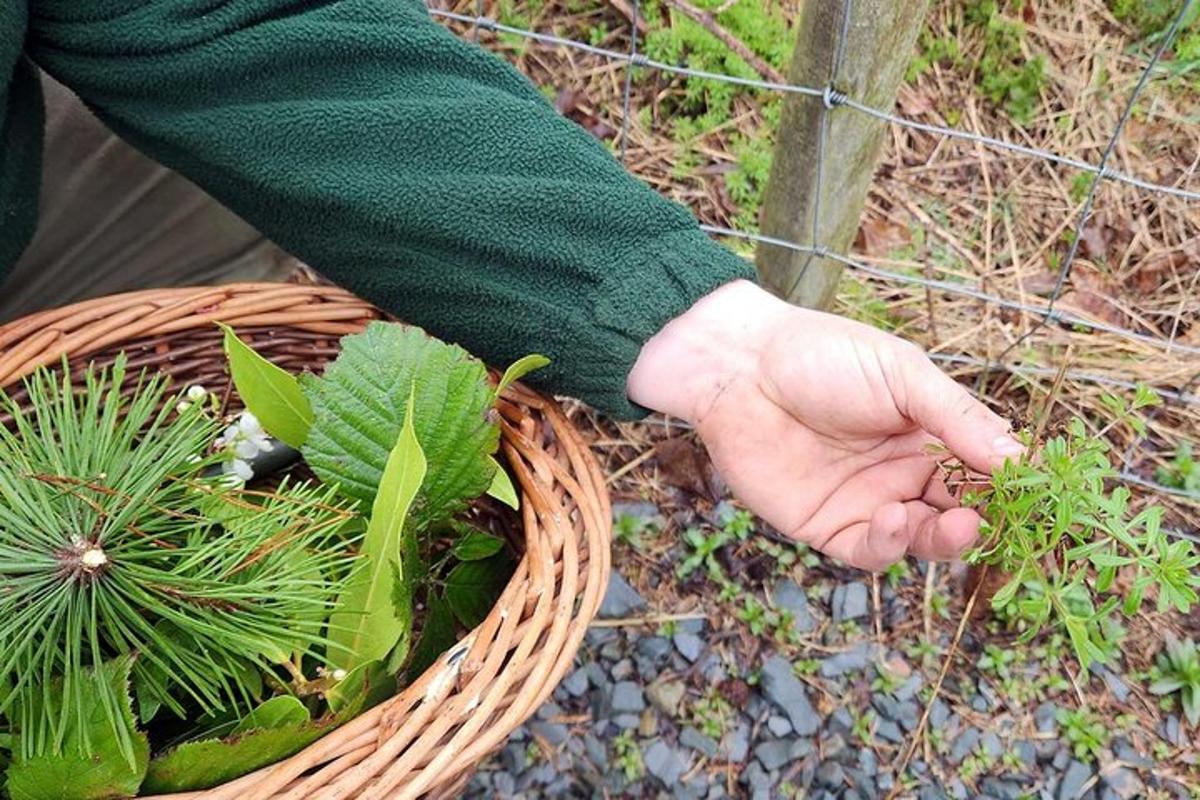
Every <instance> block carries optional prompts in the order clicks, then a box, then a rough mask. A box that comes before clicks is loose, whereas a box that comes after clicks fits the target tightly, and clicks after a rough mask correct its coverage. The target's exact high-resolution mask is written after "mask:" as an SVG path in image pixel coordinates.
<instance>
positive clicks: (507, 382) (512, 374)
mask: <svg viewBox="0 0 1200 800" xmlns="http://www.w3.org/2000/svg"><path fill="white" fill-rule="evenodd" d="M549 363H550V359H548V358H546V357H545V356H543V355H538V354H537V353H530V354H529V355H527V356H525V357H524V358H518V359H517V360H516V361H514V362H513V363H512V364H510V365H509V367H508V369H506V370H504V376H503V377H502V378H500V383H498V384H497V385H496V396H500V395H501V394H504V390H505V389H507V388H508V387H509V386H512V385H513V384H514V383H516V382H517V381H519V380H521V378H524V377H525V376H526V375H528V374H529V373H531V372H533V371H534V370H535V369H541V368H542V367H544V366H546V365H547V364H549Z"/></svg>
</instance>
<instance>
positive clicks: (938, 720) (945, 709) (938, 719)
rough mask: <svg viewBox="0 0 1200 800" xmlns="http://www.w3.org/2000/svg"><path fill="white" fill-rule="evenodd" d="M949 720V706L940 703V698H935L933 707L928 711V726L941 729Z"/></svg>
mask: <svg viewBox="0 0 1200 800" xmlns="http://www.w3.org/2000/svg"><path fill="white" fill-rule="evenodd" d="M949 719H950V706H948V705H946V704H945V703H944V702H942V698H940V697H938V698H935V699H934V701H933V707H932V708H930V709H929V726H930V727H931V728H941V727H942V726H944V725H945V724H946V721H947V720H949Z"/></svg>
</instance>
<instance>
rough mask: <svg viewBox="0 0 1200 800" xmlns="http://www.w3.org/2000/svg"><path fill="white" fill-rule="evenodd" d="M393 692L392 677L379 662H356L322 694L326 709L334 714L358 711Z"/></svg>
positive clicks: (394, 681) (394, 683)
mask: <svg viewBox="0 0 1200 800" xmlns="http://www.w3.org/2000/svg"><path fill="white" fill-rule="evenodd" d="M395 692H396V680H395V679H394V678H392V677H390V676H389V675H388V673H387V669H386V668H385V667H384V664H383V662H381V661H368V662H367V663H365V664H359V665H358V666H357V667H355V668H354V669H352V670H350V671H349V672H348V673H346V677H344V678H342V679H341V680H340V681H338V682H337V683H336V684H334V686H333V687H332V688H331V689H330V690H329V691H328V692H326V693H325V701H326V702H327V703H329V710H330V711H332V712H334V713H335V714H346V715H348V714H350V713H353V714H360V713H362V712H363V711H365V710H366V709H368V708H370V707H371V706H374V705H377V704H379V703H382V702H383V701H384V700H386V699H387V698H389V697H391V696H392V695H393V694H395Z"/></svg>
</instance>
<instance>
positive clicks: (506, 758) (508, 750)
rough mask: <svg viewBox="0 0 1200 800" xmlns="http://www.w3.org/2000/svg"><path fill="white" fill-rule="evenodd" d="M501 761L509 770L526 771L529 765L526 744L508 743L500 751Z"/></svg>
mask: <svg viewBox="0 0 1200 800" xmlns="http://www.w3.org/2000/svg"><path fill="white" fill-rule="evenodd" d="M500 763H501V764H503V765H504V768H505V769H506V770H508V771H509V772H514V773H515V772H524V771H525V767H527V766H528V765H529V753H528V751H527V749H526V748H525V746H524V745H520V744H515V743H514V744H508V745H505V746H504V749H503V750H501V751H500Z"/></svg>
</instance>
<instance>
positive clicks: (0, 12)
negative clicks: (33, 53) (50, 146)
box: [0, 2, 43, 280]
mask: <svg viewBox="0 0 1200 800" xmlns="http://www.w3.org/2000/svg"><path fill="white" fill-rule="evenodd" d="M27 22H28V9H27V8H26V7H25V5H24V4H23V3H22V2H16V3H0V280H3V277H4V276H3V271H4V269H5V267H7V266H8V265H9V264H12V263H14V262H15V261H16V260H17V257H18V256H19V255H21V251H22V250H23V249H24V248H25V245H26V243H27V242H28V241H29V240H30V238H32V236H33V231H34V229H35V228H36V227H37V214H38V192H37V187H38V182H39V179H40V177H41V166H42V161H41V150H42V113H43V111H42V92H41V85H40V84H39V83H38V79H37V72H36V70H35V69H34V67H33V64H31V63H30V62H29V59H28V58H26V56H25V54H24V53H23V52H22V44H23V43H24V39H25V32H26V25H27Z"/></svg>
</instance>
